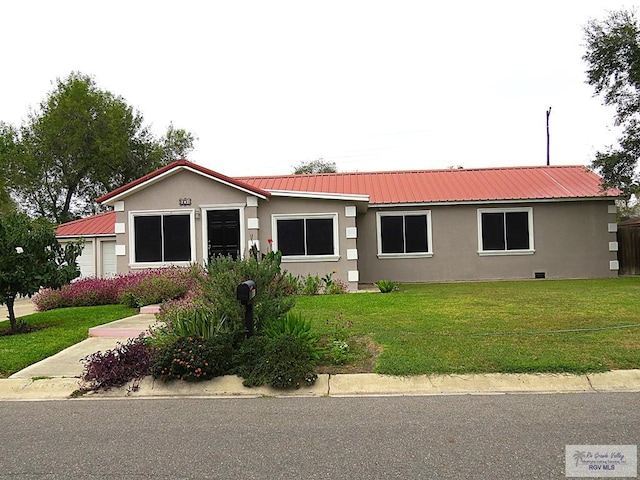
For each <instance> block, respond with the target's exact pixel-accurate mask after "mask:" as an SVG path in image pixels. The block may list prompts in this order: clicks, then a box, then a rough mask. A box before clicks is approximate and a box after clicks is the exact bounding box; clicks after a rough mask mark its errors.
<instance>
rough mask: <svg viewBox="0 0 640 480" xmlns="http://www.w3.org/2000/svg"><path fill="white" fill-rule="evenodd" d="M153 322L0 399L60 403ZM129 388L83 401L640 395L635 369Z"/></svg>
mask: <svg viewBox="0 0 640 480" xmlns="http://www.w3.org/2000/svg"><path fill="white" fill-rule="evenodd" d="M154 322H155V316H154V315H153V314H152V313H142V314H139V315H134V316H133V317H129V318H125V319H122V320H117V321H115V322H112V323H110V324H107V325H102V326H100V327H95V328H92V329H91V330H90V337H89V338H88V339H86V340H84V341H82V342H80V343H78V344H76V345H73V346H72V347H69V348H67V349H66V350H63V351H61V352H59V353H57V354H56V355H53V356H52V357H49V358H46V359H44V360H42V361H41V362H38V363H36V364H34V365H31V366H29V367H27V368H25V369H24V370H21V371H19V372H17V373H15V374H13V375H11V377H10V378H8V379H0V400H45V399H64V398H69V396H70V395H71V394H72V393H73V392H74V391H75V390H77V389H78V377H80V375H81V374H82V370H83V365H82V363H81V362H80V360H81V359H82V358H84V357H85V356H87V355H90V354H92V353H95V352H97V351H105V350H108V349H112V348H114V347H115V346H116V345H117V343H118V342H126V341H127V339H128V338H134V337H137V336H138V335H139V334H140V333H141V332H144V331H146V330H148V329H149V327H150V326H151V325H152V324H153V323H154ZM131 390H132V389H131V386H130V385H129V386H125V387H122V388H115V389H112V390H110V391H108V392H99V393H91V394H88V395H86V396H85V397H84V398H88V397H89V398H105V397H124V396H132V397H173V396H196V397H238V396H244V397H258V396H265V395H266V396H332V397H334V396H338V397H339V396H356V395H461V394H507V393H576V392H640V370H616V371H612V372H606V373H595V374H589V375H569V374H484V375H419V376H411V377H395V376H387V375H378V374H369V373H363V374H352V375H346V374H338V375H319V376H318V380H317V381H316V383H315V385H313V386H312V387H308V388H306V387H302V388H300V389H299V390H292V391H282V390H276V389H272V388H270V387H259V388H246V387H243V386H242V380H241V379H239V378H237V377H235V376H226V377H219V378H215V379H213V380H208V381H205V382H198V383H188V382H181V381H174V382H169V383H164V382H161V381H154V380H153V378H151V377H147V378H145V379H143V380H142V382H140V385H139V388H138V390H137V391H131Z"/></svg>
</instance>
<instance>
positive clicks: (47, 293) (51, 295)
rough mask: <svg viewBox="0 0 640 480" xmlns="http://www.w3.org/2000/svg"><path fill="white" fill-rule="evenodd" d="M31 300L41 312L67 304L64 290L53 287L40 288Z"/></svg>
mask: <svg viewBox="0 0 640 480" xmlns="http://www.w3.org/2000/svg"><path fill="white" fill-rule="evenodd" d="M31 301H32V302H33V303H34V305H35V306H36V310H38V311H39V312H46V311H47V310H52V309H54V308H61V307H63V306H65V305H64V303H65V299H64V296H63V295H62V292H61V291H60V290H53V289H51V288H45V289H43V290H40V291H39V292H38V293H36V294H35V295H34V296H33V297H32V298H31Z"/></svg>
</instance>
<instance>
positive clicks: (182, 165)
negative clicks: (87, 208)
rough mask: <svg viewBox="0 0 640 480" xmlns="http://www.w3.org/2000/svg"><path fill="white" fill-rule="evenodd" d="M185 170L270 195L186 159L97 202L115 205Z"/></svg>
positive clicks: (253, 191) (235, 186) (156, 171)
mask: <svg viewBox="0 0 640 480" xmlns="http://www.w3.org/2000/svg"><path fill="white" fill-rule="evenodd" d="M185 171H187V172H191V173H193V174H195V175H197V176H200V177H202V178H205V179H208V180H209V181H211V182H213V183H217V184H221V185H226V186H227V187H230V188H232V189H236V190H238V191H241V192H244V194H245V195H246V194H250V195H254V196H256V197H258V198H262V199H265V198H268V197H269V193H268V192H266V191H264V190H262V189H260V188H257V187H255V186H252V185H249V184H246V183H244V182H242V181H239V180H236V179H233V178H231V177H227V176H226V175H222V174H221V173H218V172H214V171H213V170H209V169H208V168H205V167H202V166H200V165H197V164H195V163H192V162H188V161H186V160H178V161H175V162H173V163H171V164H169V165H167V166H165V167H162V168H159V169H158V170H155V171H153V172H151V173H149V174H148V175H145V176H143V177H140V178H138V179H137V180H134V181H133V182H130V183H128V184H126V185H124V186H122V187H120V188H117V189H116V190H114V191H112V192H109V193H107V194H106V195H103V196H101V197H99V198H97V199H96V202H98V203H99V204H102V205H113V204H114V203H115V202H117V201H119V200H123V199H124V198H126V197H128V196H130V195H132V194H134V193H136V192H139V191H142V190H144V189H146V188H148V187H150V186H152V185H155V184H157V183H158V182H163V181H165V180H167V179H169V178H171V177H173V176H174V175H176V174H178V173H180V172H185Z"/></svg>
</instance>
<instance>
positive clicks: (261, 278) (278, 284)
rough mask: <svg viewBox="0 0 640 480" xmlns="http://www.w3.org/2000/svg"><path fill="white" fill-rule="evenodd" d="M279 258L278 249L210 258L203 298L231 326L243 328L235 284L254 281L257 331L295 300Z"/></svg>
mask: <svg viewBox="0 0 640 480" xmlns="http://www.w3.org/2000/svg"><path fill="white" fill-rule="evenodd" d="M281 257H282V255H281V254H280V253H278V252H275V253H274V252H270V253H268V254H267V255H265V256H264V257H263V258H255V257H251V256H249V257H248V258H244V259H238V260H233V259H232V258H231V257H215V258H212V259H211V260H210V261H209V266H208V269H207V270H208V275H207V278H206V279H205V280H204V283H203V292H204V297H205V300H206V301H207V302H208V303H209V304H211V305H215V306H216V309H217V310H218V312H219V313H220V314H222V315H224V316H225V317H226V318H227V320H228V321H229V322H230V323H231V324H232V325H233V327H232V328H233V329H244V309H243V306H242V305H241V304H240V303H239V302H238V301H237V300H236V287H237V286H238V284H239V283H241V282H244V281H246V280H253V281H254V282H256V297H255V298H254V307H253V312H254V318H255V327H256V330H257V331H259V330H260V328H262V325H263V323H265V322H266V321H267V320H269V319H273V318H278V317H280V316H282V315H284V314H286V313H287V312H288V311H289V310H291V308H293V305H294V303H295V300H294V298H293V297H291V294H292V291H291V283H290V281H289V280H288V279H287V278H288V277H287V275H285V274H283V273H282V272H281V270H280V261H281Z"/></svg>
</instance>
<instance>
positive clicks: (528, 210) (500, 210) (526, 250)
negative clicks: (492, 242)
mask: <svg viewBox="0 0 640 480" xmlns="http://www.w3.org/2000/svg"><path fill="white" fill-rule="evenodd" d="M483 213H503V214H504V213H526V214H527V219H528V228H529V248H524V249H517V250H506V249H505V250H484V245H483V244H482V214H483ZM477 219H478V255H480V256H487V257H488V256H501V255H502V256H504V255H533V254H534V253H535V252H536V250H535V246H534V243H533V238H534V235H533V207H513V208H479V209H478V211H477ZM505 246H506V242H505Z"/></svg>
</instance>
